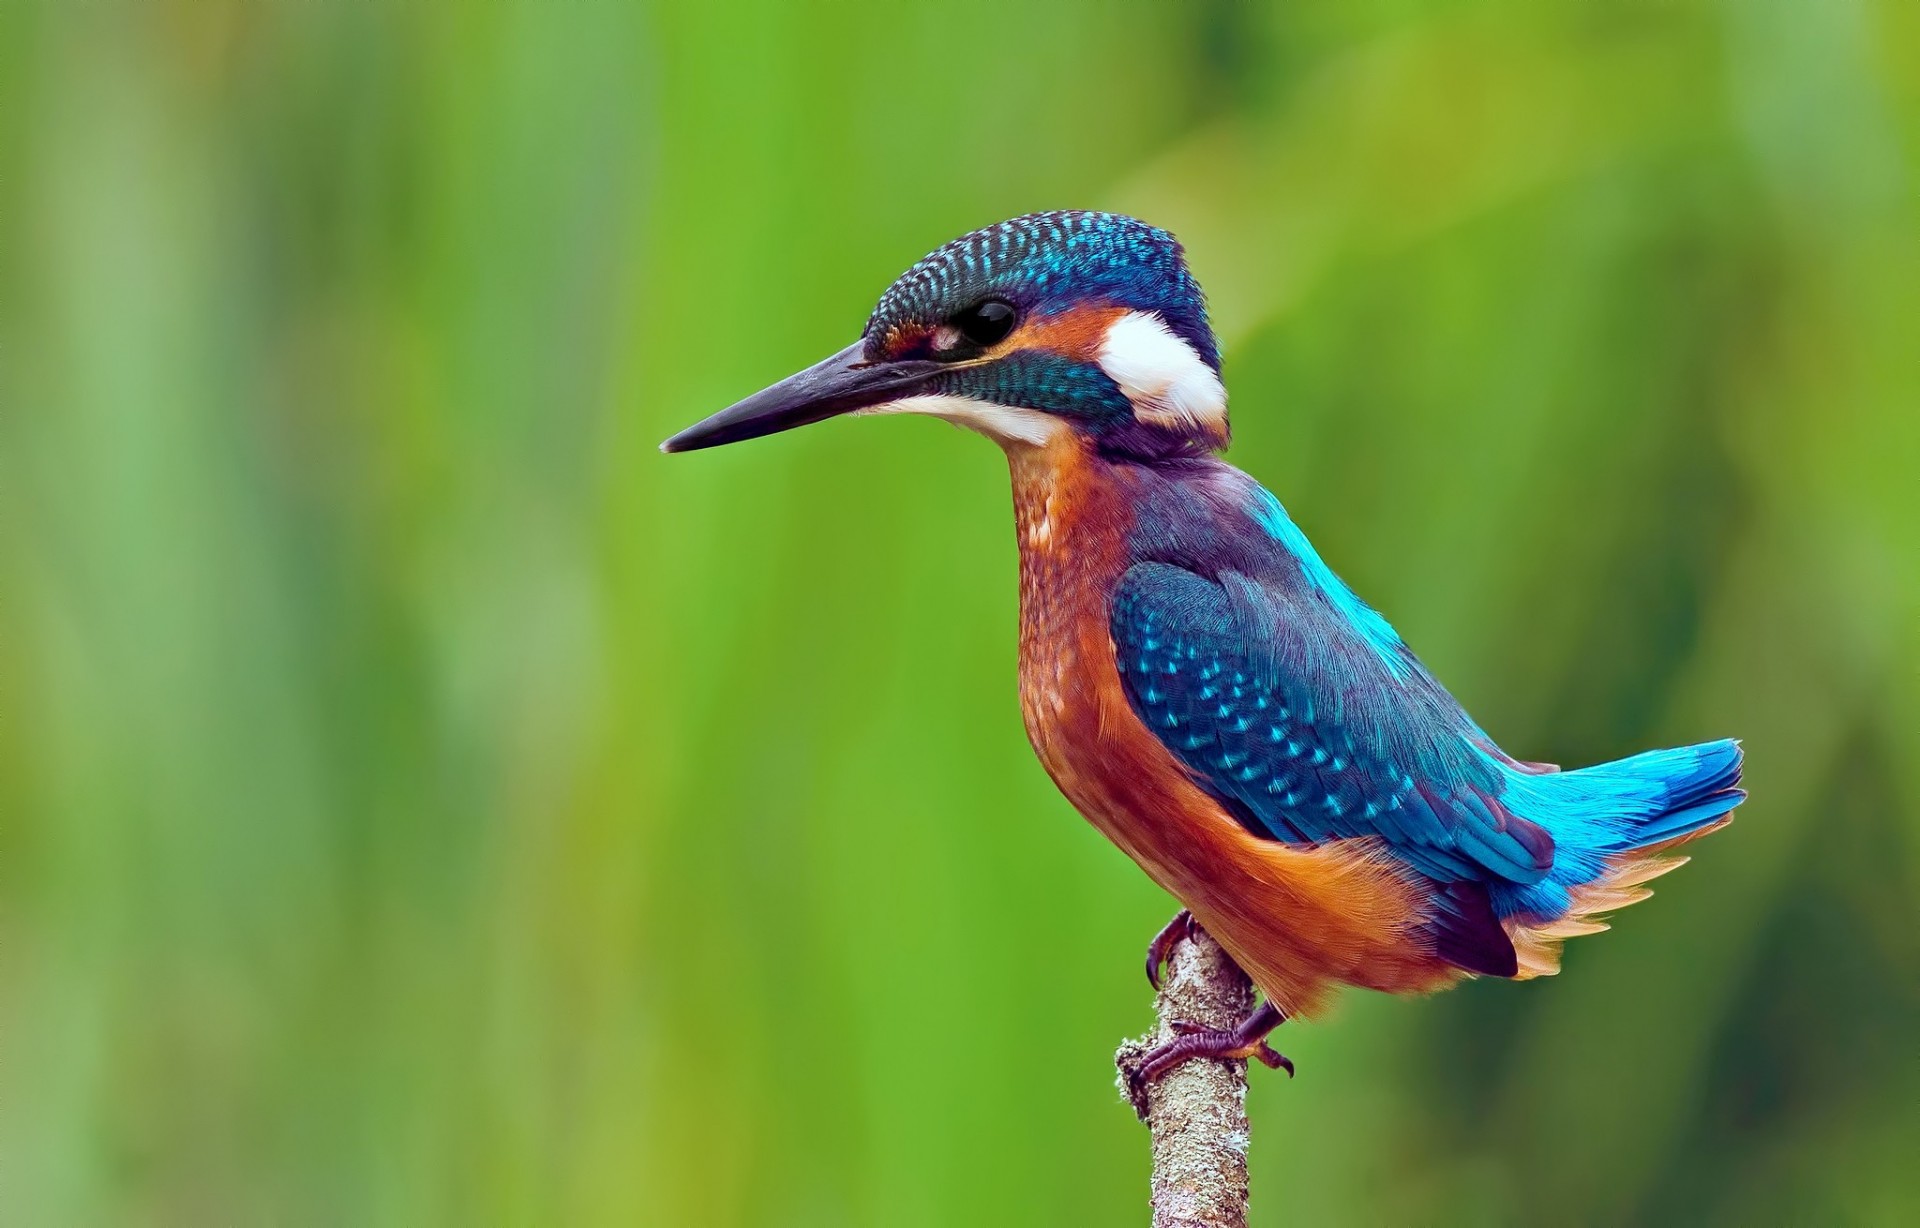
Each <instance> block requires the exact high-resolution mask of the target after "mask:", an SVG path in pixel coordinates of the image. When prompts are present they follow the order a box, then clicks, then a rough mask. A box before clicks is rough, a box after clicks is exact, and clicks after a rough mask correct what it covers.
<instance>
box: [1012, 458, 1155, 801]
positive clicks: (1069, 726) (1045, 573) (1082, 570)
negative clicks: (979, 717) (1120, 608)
mask: <svg viewBox="0 0 1920 1228" xmlns="http://www.w3.org/2000/svg"><path fill="white" fill-rule="evenodd" d="M1087 468H1088V466H1087V464H1086V463H1085V462H1081V461H1078V460H1076V459H1075V458H1072V457H1068V458H1065V459H1062V458H1059V457H1036V458H1028V463H1027V464H1024V465H1023V464H1022V463H1021V461H1020V460H1019V459H1016V460H1015V462H1014V465H1013V476H1014V521H1015V526H1016V531H1017V533H1018V535H1019V544H1020V706H1021V711H1022V713H1023V715H1024V716H1025V718H1026V725H1027V735H1028V737H1029V739H1030V740H1031V741H1032V742H1033V747H1034V751H1035V752H1036V753H1037V754H1038V755H1039V757H1040V761H1041V763H1042V764H1043V765H1044V766H1045V767H1046V769H1047V771H1048V773H1049V774H1050V775H1051V776H1052V777H1053V778H1054V780H1055V781H1056V782H1057V783H1058V784H1059V785H1060V787H1061V789H1062V790H1063V791H1064V792H1065V793H1066V794H1067V796H1068V798H1069V799H1070V800H1072V801H1073V802H1075V803H1076V804H1077V805H1079V806H1080V807H1081V808H1082V809H1083V810H1086V809H1087V808H1088V806H1089V803H1094V802H1096V800H1097V799H1096V798H1094V797H1092V796H1090V793H1091V792H1093V791H1095V790H1094V785H1095V781H1094V777H1095V776H1096V775H1097V774H1098V772H1099V769H1100V768H1101V767H1102V758H1101V745H1102V731H1103V729H1107V728H1110V727H1111V723H1112V721H1113V720H1114V716H1115V714H1114V712H1113V711H1111V709H1112V708H1113V706H1114V705H1115V704H1116V703H1117V704H1119V705H1120V706H1121V707H1122V708H1123V709H1124V707H1125V704H1126V700H1125V696H1124V694H1123V693H1122V692H1121V690H1120V678H1119V673H1118V671H1117V669H1116V668H1115V665H1114V656H1113V640H1112V637H1111V634H1110V632H1109V630H1108V614H1107V611H1108V602H1109V600H1110V598H1111V596H1112V593H1113V588H1114V585H1115V584H1116V583H1117V582H1118V580H1119V577H1120V575H1121V573H1122V572H1124V571H1125V569H1126V550H1127V540H1126V537H1127V532H1128V530H1129V528H1130V524H1131V521H1130V517H1129V516H1128V514H1127V511H1128V509H1127V505H1126V502H1125V499H1124V495H1123V493H1122V492H1120V491H1116V490H1115V489H1113V488H1112V484H1111V483H1110V482H1108V483H1102V482H1099V481H1096V480H1095V478H1096V476H1097V475H1094V474H1091V473H1089V472H1087Z"/></svg>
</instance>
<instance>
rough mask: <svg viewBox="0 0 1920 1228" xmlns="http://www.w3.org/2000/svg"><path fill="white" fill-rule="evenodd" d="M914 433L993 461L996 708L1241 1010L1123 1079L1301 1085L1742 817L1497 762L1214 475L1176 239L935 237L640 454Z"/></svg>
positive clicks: (1629, 764)
mask: <svg viewBox="0 0 1920 1228" xmlns="http://www.w3.org/2000/svg"><path fill="white" fill-rule="evenodd" d="M883 414H923V415H930V416H932V417H935V418H941V419H945V420H947V421H949V422H952V423H955V424H958V425H961V426H964V427H967V428H970V429H971V430H973V431H976V432H978V433H980V434H982V435H984V436H986V437H987V438H989V439H991V440H993V441H995V442H996V443H998V444H999V445H1000V447H1001V448H1002V450H1003V451H1004V452H1005V454H1006V459H1007V462H1008V468H1009V471H1010V474H1011V478H1012V486H1013V510H1014V519H1015V528H1016V538H1017V543H1018V548H1019V590H1020V602H1019V604H1020V615H1019V692H1020V705H1021V711H1022V715H1023V718H1024V721H1025V724H1026V730H1027V734H1028V738H1029V740H1030V741H1031V743H1032V745H1033V749H1034V751H1035V753H1036V754H1037V756H1038V758H1039V760H1040V762H1041V764H1042V765H1043V766H1044V768H1045V769H1046V771H1047V773H1048V775H1049V776H1051V777H1052V779H1053V781H1054V783H1055V784H1056V785H1057V786H1058V788H1059V790H1060V791H1061V792H1062V793H1063V794H1064V795H1065V796H1066V798H1067V800H1068V801H1069V802H1070V803H1071V804H1072V805H1073V807H1074V808H1075V809H1077V810H1078V811H1079V812H1080V813H1081V814H1082V815H1083V816H1085V817H1086V818H1087V819H1088V820H1089V821H1090V822H1091V823H1092V824H1093V825H1094V826H1095V827H1096V828H1098V829H1099V830H1100V831H1101V832H1102V833H1103V834H1105V835H1106V836H1107V837H1108V838H1109V839H1110V840H1111V841H1112V842H1113V843H1114V844H1116V845H1118V846H1119V848H1120V849H1121V850H1122V851H1124V852H1125V853H1126V854H1127V855H1128V856H1129V857H1130V858H1132V859H1133V861H1134V862H1136V863H1137V864H1138V865H1139V866H1140V868H1141V869H1143V870H1144V871H1145V872H1146V873H1147V875H1148V876H1149V877H1150V878H1152V879H1153V881H1154V882H1156V883H1158V884H1159V885H1160V886H1161V887H1162V888H1163V889H1165V890H1166V891H1167V892H1168V894H1170V895H1171V896H1173V897H1174V898H1175V900H1177V901H1178V902H1179V903H1180V904H1181V905H1182V908H1181V911H1180V912H1179V913H1178V914H1177V915H1176V916H1175V917H1174V919H1173V920H1172V921H1171V922H1170V923H1169V924H1168V925H1167V926H1166V928H1165V929H1163V930H1162V931H1161V932H1160V933H1159V934H1158V935H1156V936H1155V937H1154V939H1153V941H1152V943H1151V944H1150V946H1149V949H1148V956H1147V977H1148V980H1149V981H1150V982H1152V983H1154V985H1155V986H1156V987H1157V986H1158V984H1159V981H1160V979H1161V976H1162V969H1163V966H1164V964H1165V961H1166V960H1167V959H1168V957H1169V955H1170V953H1171V951H1172V950H1173V947H1174V944H1176V943H1178V942H1179V941H1181V940H1182V938H1184V937H1186V936H1187V935H1189V934H1191V933H1192V931H1193V929H1194V928H1195V927H1198V928H1200V929H1204V930H1205V931H1206V932H1207V933H1208V934H1209V935H1210V936H1212V937H1213V938H1214V939H1215V940H1216V941H1217V942H1218V943H1219V944H1220V945H1221V946H1222V947H1223V948H1224V949H1225V950H1226V952H1227V953H1228V954H1229V955H1230V956H1232V958H1233V959H1234V961H1235V962H1237V963H1238V964H1239V965H1240V967H1241V968H1243V969H1244V970H1245V971H1246V973H1247V975H1248V976H1249V977H1250V979H1251V980H1252V982H1253V984H1254V985H1255V986H1256V987H1257V988H1258V990H1259V1002H1258V1005H1257V1006H1255V1007H1254V1008H1253V1009H1252V1010H1251V1013H1250V1014H1249V1015H1248V1016H1247V1018H1245V1019H1244V1020H1243V1021H1241V1022H1240V1023H1239V1024H1238V1025H1237V1026H1234V1027H1231V1028H1208V1027H1202V1026H1199V1025H1197V1024H1194V1023H1191V1022H1182V1023H1180V1024H1178V1025H1176V1027H1175V1028H1174V1031H1175V1033H1176V1035H1174V1036H1172V1037H1171V1038H1170V1039H1168V1040H1167V1041H1166V1042H1165V1043H1163V1044H1161V1045H1160V1046H1158V1047H1157V1048H1155V1049H1154V1050H1152V1051H1151V1052H1149V1053H1147V1054H1146V1055H1145V1056H1144V1058H1143V1059H1141V1062H1140V1066H1139V1069H1138V1070H1137V1071H1136V1072H1135V1073H1136V1074H1137V1076H1138V1077H1139V1078H1140V1079H1142V1080H1147V1081H1150V1080H1153V1079H1157V1078H1159V1077H1160V1076H1162V1075H1164V1074H1165V1073H1166V1072H1167V1071H1169V1070H1171V1069H1173V1068H1175V1067H1176V1066H1178V1065H1180V1064H1182V1063H1184V1062H1186V1061H1189V1060H1194V1059H1204V1058H1217V1059H1255V1060H1258V1061H1260V1062H1262V1063H1264V1064H1266V1065H1268V1066H1271V1067H1275V1068H1284V1069H1285V1070H1286V1071H1287V1073H1288V1074H1289V1075H1290V1076H1291V1075H1292V1074H1293V1064H1292V1062H1291V1061H1290V1060H1289V1059H1287V1058H1286V1057H1285V1056H1284V1055H1282V1054H1280V1053H1279V1052H1277V1051H1276V1050H1274V1049H1273V1047H1272V1046H1271V1045H1270V1044H1269V1043H1268V1038H1269V1036H1270V1034H1271V1033H1272V1032H1273V1030H1274V1028H1276V1027H1278V1026H1279V1025H1280V1024H1281V1023H1282V1022H1284V1021H1285V1020H1287V1019H1292V1018H1299V1017H1303V1016H1312V1015H1313V1014H1315V1013H1316V1012H1318V1011H1320V1010H1322V1008H1324V1007H1325V1006H1326V1005H1327V1004H1328V1003H1329V1001H1330V1000H1331V999H1332V997H1333V996H1334V995H1335V993H1336V991H1338V990H1340V989H1341V988H1342V987H1358V988H1363V989H1371V990H1378V991H1383V992H1387V993H1396V994H1424V993H1430V992H1433V991H1435V990H1440V989H1445V988H1449V987H1451V986H1453V985H1455V984H1457V983H1459V982H1461V981H1463V980H1467V979H1472V978H1479V977H1490V978H1507V979H1514V980H1525V979H1530V978H1534V977H1540V976H1547V975H1551V974H1553V973H1555V972H1557V971H1559V965H1560V948H1561V944H1562V942H1563V940H1565V939H1567V938H1570V937H1574V936H1578V935H1584V934H1590V933H1595V932H1598V931H1600V930H1604V929H1606V928H1607V924H1606V920H1605V917H1606V916H1607V915H1608V914H1610V913H1611V912H1613V911H1615V910H1617V909H1620V908H1622V907H1625V906H1626V905H1629V904H1633V903H1635V902H1637V901H1639V900H1641V899H1643V898H1645V897H1646V896H1647V895H1648V894H1650V892H1649V891H1648V888H1647V886H1646V884H1647V883H1648V882H1649V881H1651V880H1652V879H1654V878H1655V877H1657V876H1659V875H1661V874H1664V873H1666V872H1667V871H1669V870H1671V869H1673V868H1675V867H1676V866H1677V865H1679V864H1681V863H1682V862H1683V861H1684V860H1686V859H1685V858H1684V857H1678V856H1673V855H1671V853H1670V850H1671V849H1673V848H1674V847H1675V846H1677V845H1679V844H1682V843H1684V842H1686V841H1689V840H1692V839H1694V838H1696V837H1698V836H1701V835H1703V834H1705V833H1708V832H1711V831H1714V830H1716V829H1718V828H1720V827H1721V826H1724V825H1725V824H1727V823H1728V822H1730V821H1731V819H1732V817H1733V810H1734V808H1735V807H1736V806H1738V805H1739V804H1740V803H1741V802H1742V801H1743V800H1745V798H1746V793H1745V792H1744V791H1743V790H1742V789H1741V788H1740V787H1739V783H1740V777H1741V770H1742V751H1741V747H1740V744H1739V742H1738V741H1737V740H1734V739H1721V740H1717V741H1708V742H1702V743H1700V744H1698V745H1692V746H1684V747H1678V748H1673V749H1666V750H1651V751H1647V752H1644V753H1641V754H1636V755H1633V756H1630V757H1628V758H1624V759H1619V760H1617V761H1614V762H1609V763H1601V764H1598V765H1595V766H1591V767H1584V768H1579V769H1576V770H1565V771H1563V770H1561V769H1560V768H1558V767H1556V766H1554V765H1552V764H1547V763H1539V762H1532V761H1527V760H1521V759H1517V758H1514V757H1513V756H1512V755H1509V754H1508V753H1507V752H1506V751H1504V750H1502V749H1501V748H1500V746H1499V745H1498V744H1496V743H1495V742H1494V740H1493V739H1492V738H1491V737H1490V736H1488V734H1487V733H1486V732H1485V731H1483V730H1482V729H1481V728H1480V726H1479V725H1478V724H1477V723H1475V721H1474V720H1473V718H1472V717H1471V716H1469V715H1468V714H1467V712H1466V711H1465V709H1464V708H1462V707H1461V705H1460V704H1459V703H1458V702H1457V701H1456V700H1455V699H1454V697H1453V696H1452V695H1451V694H1450V693H1449V692H1448V691H1447V690H1446V688H1445V687H1443V686H1442V685H1441V684H1440V682H1439V681H1438V680H1436V679H1435V677H1434V676H1433V674H1432V673H1430V672H1429V671H1428V669H1427V668H1426V666H1425V665H1423V664H1422V663H1421V661H1420V659H1419V658H1418V657H1416V656H1415V655H1414V653H1413V652H1412V651H1411V650H1410V649H1409V648H1408V647H1407V645H1406V643H1405V642H1404V641H1402V639H1401V638H1400V636H1399V634H1398V633H1397V632H1396V631H1395V630H1394V628H1393V627H1392V626H1391V625H1390V624H1389V623H1388V621H1387V620H1386V619H1385V618H1384V617H1382V616H1381V615H1380V614H1379V613H1378V612H1376V611H1375V610H1374V609H1373V607H1371V606H1369V605H1368V604H1367V603H1366V602H1364V601H1363V600H1361V598H1360V597H1359V596H1357V595H1356V594H1355V593H1354V591H1353V590H1352V589H1351V588H1349V587H1348V586H1347V585H1346V584H1345V583H1344V582H1343V581H1342V580H1341V579H1340V578H1339V577H1338V576H1337V575H1335V573H1334V572H1333V571H1332V569H1331V568H1329V566H1328V565H1327V564H1326V562H1324V561H1323V560H1322V558H1321V556H1320V555H1319V553H1318V552H1317V551H1316V550H1315V549H1314V547H1313V545H1312V544H1311V543H1310V542H1309V541H1308V540H1307V537H1306V535H1305V534H1304V533H1303V532H1302V531H1301V530H1300V528H1299V526H1298V525H1296V524H1295V523H1294V521H1293V519H1292V518H1291V517H1290V516H1289V515H1288V513H1287V511H1286V509H1285V508H1284V507H1283V506H1282V504H1281V503H1280V501H1279V500H1278V499H1277V498H1275V497H1274V495H1272V494H1271V493H1269V492H1268V491H1267V490H1266V489H1265V488H1264V487H1262V486H1261V485H1260V484H1259V483H1258V482H1257V481H1255V480H1254V479H1253V478H1252V477H1250V476H1248V475H1247V474H1246V473H1244V472H1242V471H1241V470H1239V469H1237V468H1234V467H1233V466H1232V465H1230V464H1228V463H1227V462H1226V461H1225V460H1223V459H1222V458H1221V456H1220V453H1221V452H1223V451H1224V450H1225V449H1226V447H1227V445H1228V443H1229V440H1230V429H1229V424H1228V418H1227V393H1226V388H1225V385H1224V383H1223V382H1222V378H1221V359H1220V347H1219V343H1218V341H1217V339H1216V337H1215V334H1214V331H1213V328H1212V326H1211V324H1210V322H1209V318H1208V314H1207V306H1206V300H1205V297H1204V295H1203V294H1202V292H1201V289H1200V286H1199V284H1198V283H1197V282H1196V280H1195V279H1194V277H1193V274H1192V273H1191V271H1190V270H1189V268H1188V264H1187V260H1186V255H1185V252H1184V250H1183V249H1182V247H1181V245H1180V243H1179V242H1178V241H1177V240H1176V239H1175V238H1174V236H1173V235H1172V234H1170V233H1169V232H1167V231H1166V230H1163V229H1161V228H1159V227H1157V226H1154V225H1151V224H1149V223H1146V222H1143V221H1140V220H1138V219H1135V218H1132V217H1127V216H1124V215H1120V214H1115V213H1104V212H1093V211H1082V210H1062V211H1052V212H1043V213H1032V214H1028V215H1025V216H1022V217H1017V218H1013V219H1011V220H1009V221H1005V222H1001V223H998V224H997V225H991V226H987V227H984V228H982V229H979V230H975V231H973V232H971V233H969V234H966V235H963V236H961V237H960V238H957V239H954V240H953V241H951V242H949V243H946V244H944V245H943V246H941V247H938V248H936V249H935V250H934V251H932V252H931V253H929V254H928V255H927V256H926V257H924V258H923V259H921V260H920V261H918V262H917V263H915V264H914V265H912V266H911V267H910V268H908V269H907V270H906V272H904V273H903V274H901V275H900V277H899V278H898V279H897V280H896V281H894V283H893V284H892V285H891V286H890V287H889V288H888V289H887V290H886V291H885V293H883V294H882V295H881V297H880V300H879V303H878V305H877V306H876V307H875V308H874V310H873V312H872V314H871V315H870V316H869V318H868V320H867V323H866V327H865V328H864V329H863V330H862V332H861V334H860V336H859V338H858V339H857V340H855V341H854V342H853V343H852V344H851V345H849V346H847V347H846V348H845V349H843V350H841V351H840V352H839V353H837V354H834V355H832V356H831V357H829V358H826V359H824V360H822V361H821V362H819V363H817V364H815V365H814V366H811V367H808V368H807V369H805V370H803V371H800V372H798V373H797V374H795V375H792V376H790V377H789V378H787V379H784V380H781V381H780V382H778V383H776V384H774V385H772V386H771V387H768V388H766V389H764V390H762V391H760V392H757V393H755V394H753V395H751V396H749V397H747V398H746V399H745V400H742V401H740V402H739V403H737V404H735V405H733V406H731V407H730V408H728V409H725V410H722V411H721V412H719V413H717V414H714V415H713V416H711V417H709V418H707V419H705V420H704V421H701V422H699V423H696V424H695V425H693V426H691V427H688V428H687V429H686V430H683V431H681V432H680V433H679V434H676V435H674V436H673V437H672V438H670V439H668V440H667V441H666V442H664V443H663V444H661V445H660V446H661V450H662V451H664V452H688V451H693V450H696V449H700V448H709V447H714V446H716V445H721V444H731V443H736V442H740V441H743V440H748V439H753V438H757V437H760V436H765V435H770V434H773V433H775V432H778V431H785V430H789V429H791V428H794V427H799V426H803V425H807V424H810V423H815V422H820V421H823V420H825V419H828V418H833V417H839V416H842V415H850V416H870V415H883Z"/></svg>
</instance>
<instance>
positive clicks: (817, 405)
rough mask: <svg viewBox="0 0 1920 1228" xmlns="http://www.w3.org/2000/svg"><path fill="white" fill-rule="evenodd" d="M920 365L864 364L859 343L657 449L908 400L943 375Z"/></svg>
mask: <svg viewBox="0 0 1920 1228" xmlns="http://www.w3.org/2000/svg"><path fill="white" fill-rule="evenodd" d="M943 369H944V368H943V365H942V364H940V363H937V362H930V361H927V360H924V359H911V360H908V361H904V362H868V361H867V360H866V358H865V356H864V352H863V349H862V343H861V342H858V341H856V342H854V343H853V344H852V345H850V346H848V347H847V348H846V349H844V350H841V351H840V352H839V353H838V354H835V355H834V356H833V357H831V358H828V359H824V360H822V361H820V362H817V363H815V364H813V365H812V366H811V367H808V368H807V369H806V370H805V371H802V372H800V373H799V374H797V375H789V376H788V377H787V378H785V379H783V380H781V381H780V382H779V383H777V384H775V385H774V386H773V387H771V388H764V389H762V390H760V391H759V392H756V393H754V394H753V395H752V396H750V397H748V398H747V399H746V400H744V401H742V402H740V403H739V404H738V405H735V406H733V407H732V408H730V409H723V410H721V411H720V412H719V413H717V414H715V415H714V416H713V417H711V418H708V419H707V420H706V421H704V422H696V423H694V424H693V425H692V426H690V427H688V428H687V429H686V430H684V431H681V432H680V433H679V434H678V435H675V436H674V437H673V438H672V439H669V440H667V441H666V442H665V443H663V444H661V445H660V450H661V451H662V452H691V451H693V450H694V449H695V448H712V447H717V446H719V445H720V444H723V443H739V442H740V441H741V440H742V439H757V438H758V437H760V436H761V435H771V434H773V433H774V432H775V431H787V430H792V429H793V428H794V427H796V426H806V425H807V424H808V423H810V422H819V421H821V420H823V419H826V418H831V417H833V416H834V415H835V414H844V413H847V412H849V411H851V410H856V409H865V408H867V407H869V406H872V405H884V404H885V403H886V402H888V401H892V400H895V399H897V398H899V397H902V396H909V395H912V393H911V390H912V388H913V386H914V385H916V384H920V383H924V382H925V381H926V380H927V379H928V378H930V377H931V376H934V375H937V374H938V373H939V372H940V371H941V370H943Z"/></svg>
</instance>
